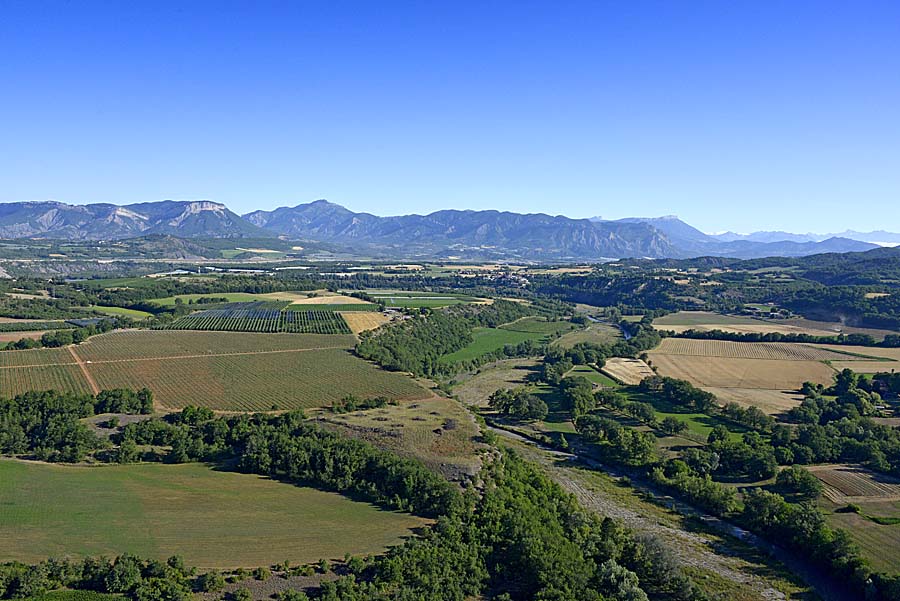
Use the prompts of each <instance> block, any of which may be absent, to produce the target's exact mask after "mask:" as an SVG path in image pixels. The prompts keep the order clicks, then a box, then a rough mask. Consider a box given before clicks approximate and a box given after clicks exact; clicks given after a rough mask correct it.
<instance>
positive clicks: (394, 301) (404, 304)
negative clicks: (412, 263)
mask: <svg viewBox="0 0 900 601" xmlns="http://www.w3.org/2000/svg"><path fill="white" fill-rule="evenodd" d="M365 292H366V294H368V295H369V296H371V297H372V298H375V299H376V300H378V301H381V302H383V303H384V304H386V305H387V306H389V307H401V308H422V307H427V308H430V309H435V308H438V307H449V306H450V305H458V304H461V303H469V302H473V301H476V300H478V299H476V298H474V297H471V296H467V295H464V294H447V293H440V292H415V291H407V290H366V291H365Z"/></svg>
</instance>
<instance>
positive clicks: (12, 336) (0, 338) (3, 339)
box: [0, 330, 47, 344]
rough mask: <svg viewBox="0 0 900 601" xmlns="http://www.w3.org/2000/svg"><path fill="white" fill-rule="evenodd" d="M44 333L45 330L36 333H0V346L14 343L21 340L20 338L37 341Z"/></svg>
mask: <svg viewBox="0 0 900 601" xmlns="http://www.w3.org/2000/svg"><path fill="white" fill-rule="evenodd" d="M46 333H47V330H43V331H37V332H0V344H6V343H7V342H16V341H18V340H21V339H22V338H31V339H32V340H37V339H38V338H40V337H41V336H43V335H44V334H46Z"/></svg>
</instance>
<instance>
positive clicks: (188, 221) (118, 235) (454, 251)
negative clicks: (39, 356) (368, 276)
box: [0, 200, 887, 261]
mask: <svg viewBox="0 0 900 601" xmlns="http://www.w3.org/2000/svg"><path fill="white" fill-rule="evenodd" d="M884 234H885V235H887V233H886V232H885V233H884ZM153 235H163V236H177V237H179V238H188V239H190V238H265V237H275V236H278V237H282V238H287V239H294V240H305V241H316V242H327V243H333V244H336V245H343V246H345V247H348V248H351V249H352V250H354V251H357V252H363V253H372V254H374V255H376V256H404V255H406V256H423V257H451V256H464V257H468V258H482V259H489V258H490V259H498V258H508V259H528V260H559V261H567V260H573V261H586V260H587V261H590V260H601V259H617V258H625V257H646V258H687V257H696V256H727V257H735V258H758V257H765V256H804V255H810V254H816V253H823V252H851V251H865V250H869V249H871V248H875V245H874V244H871V243H868V242H859V241H854V240H849V239H847V238H840V237H832V238H829V239H823V240H789V241H768V242H765V241H761V240H749V239H744V238H742V237H740V236H739V235H735V236H737V237H736V238H733V239H727V237H723V236H718V237H717V236H711V235H708V234H705V233H703V232H701V231H700V230H698V229H697V228H695V227H693V226H691V225H689V224H687V223H685V222H684V221H681V220H680V219H678V218H677V217H674V216H667V217H659V218H627V219H620V220H615V221H610V220H602V219H599V218H593V219H572V218H569V217H565V216H562V215H556V216H553V215H547V214H543V213H532V214H521V213H513V212H508V211H494V210H485V211H473V210H443V211H436V212H434V213H430V214H428V215H415V214H413V215H399V216H389V217H380V216H377V215H372V214H370V213H356V212H353V211H351V210H349V209H347V208H345V207H343V206H340V205H337V204H334V203H331V202H328V201H325V200H318V201H315V202H311V203H305V204H300V205H297V206H294V207H280V208H277V209H274V210H272V211H253V212H251V213H248V214H246V215H243V216H240V215H237V214H236V213H234V212H232V211H230V210H229V209H228V208H227V207H226V206H225V205H223V204H221V203H216V202H212V201H206V200H201V201H171V200H166V201H159V202H146V203H135V204H129V205H122V206H120V205H114V204H108V203H99V204H88V205H69V204H65V203H61V202H53V201H48V202H38V201H29V202H15V203H7V204H0V238H13V239H15V238H52V239H63V240H120V239H126V238H135V237H140V236H153Z"/></svg>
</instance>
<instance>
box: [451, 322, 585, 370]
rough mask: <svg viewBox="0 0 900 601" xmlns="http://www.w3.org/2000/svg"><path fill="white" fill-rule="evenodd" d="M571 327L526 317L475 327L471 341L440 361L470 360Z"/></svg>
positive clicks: (538, 339)
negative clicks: (510, 321) (498, 324)
mask: <svg viewBox="0 0 900 601" xmlns="http://www.w3.org/2000/svg"><path fill="white" fill-rule="evenodd" d="M573 327H574V326H573V324H571V323H569V322H566V321H546V320H543V319H540V318H534V317H526V318H523V319H519V320H516V321H514V322H512V323H508V324H504V325H502V326H500V327H497V328H475V330H474V331H473V332H472V342H471V343H470V344H468V345H467V346H465V347H464V348H461V349H460V350H458V351H456V352H454V353H450V354H449V355H445V356H443V357H441V362H444V363H455V362H457V361H471V360H472V359H477V358H478V357H481V356H482V355H486V354H488V353H492V352H494V351H497V350H500V349H502V348H503V347H504V346H506V345H508V344H519V343H520V342H525V341H526V340H534V341H545V340H547V338H548V337H549V336H550V335H552V334H557V333H559V332H565V331H567V330H570V329H572V328H573Z"/></svg>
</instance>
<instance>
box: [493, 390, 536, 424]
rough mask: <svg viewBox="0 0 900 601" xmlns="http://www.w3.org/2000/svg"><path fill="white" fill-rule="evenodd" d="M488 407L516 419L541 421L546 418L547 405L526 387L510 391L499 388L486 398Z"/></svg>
mask: <svg viewBox="0 0 900 601" xmlns="http://www.w3.org/2000/svg"><path fill="white" fill-rule="evenodd" d="M488 406H489V407H490V408H491V409H493V410H494V411H497V412H499V413H501V414H503V415H507V416H509V417H514V418H516V419H536V420H542V419H544V418H545V417H547V411H548V409H547V403H545V402H544V401H542V400H541V399H540V398H538V397H537V395H535V394H534V392H532V391H531V390H530V389H528V388H527V387H521V388H517V389H515V390H510V389H508V388H501V389H500V390H497V391H495V392H494V393H493V394H491V396H490V397H489V398H488Z"/></svg>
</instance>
